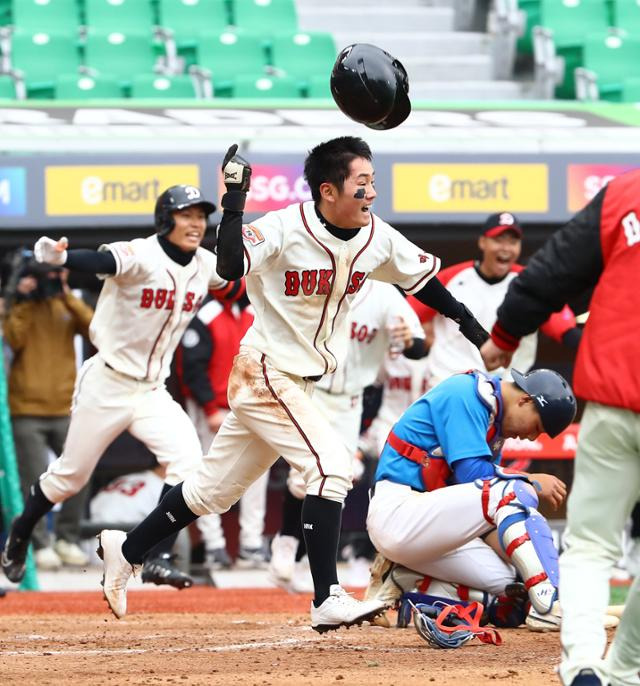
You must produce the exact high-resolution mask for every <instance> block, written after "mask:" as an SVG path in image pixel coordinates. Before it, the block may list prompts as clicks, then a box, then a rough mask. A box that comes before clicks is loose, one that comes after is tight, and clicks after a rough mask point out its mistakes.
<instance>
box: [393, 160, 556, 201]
mask: <svg viewBox="0 0 640 686" xmlns="http://www.w3.org/2000/svg"><path fill="white" fill-rule="evenodd" d="M548 176H549V172H548V167H547V165H546V164H502V163H500V164H412V163H399V164H394V165H393V166H392V184H393V186H392V187H393V192H392V194H393V211H394V212H400V213H402V212H414V213H416V212H425V213H429V212H432V213H449V212H450V213H460V212H482V213H485V212H486V213H490V212H495V211H496V208H497V207H498V208H499V209H500V210H505V211H511V212H546V211H547V210H548V209H549V179H548Z"/></svg>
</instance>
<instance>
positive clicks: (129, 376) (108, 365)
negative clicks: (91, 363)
mask: <svg viewBox="0 0 640 686" xmlns="http://www.w3.org/2000/svg"><path fill="white" fill-rule="evenodd" d="M102 361H103V362H104V360H102ZM104 366H105V367H107V368H108V369H110V370H111V371H112V372H115V373H116V374H120V375H121V376H126V377H127V379H133V380H134V381H146V379H139V378H138V377H137V376H131V375H130V374H125V373H124V372H121V371H118V370H117V369H114V368H113V367H112V366H111V365H110V364H109V363H108V362H104Z"/></svg>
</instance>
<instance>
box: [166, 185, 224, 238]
mask: <svg viewBox="0 0 640 686" xmlns="http://www.w3.org/2000/svg"><path fill="white" fill-rule="evenodd" d="M193 205H201V206H202V209H203V210H204V211H205V214H206V215H207V216H209V215H210V214H211V213H212V212H215V211H216V206H215V205H214V204H213V203H212V202H209V201H208V200H205V199H204V198H203V197H202V191H201V190H200V189H199V188H198V187H197V186H185V185H180V186H171V188H167V190H166V191H164V192H163V193H161V194H160V195H159V196H158V199H157V200H156V209H155V212H154V219H155V226H156V232H157V233H158V235H159V236H166V235H167V234H168V233H171V231H172V230H173V227H174V226H175V225H176V224H175V220H174V219H173V213H174V212H175V211H176V210H183V209H184V208H185V207H191V206H193Z"/></svg>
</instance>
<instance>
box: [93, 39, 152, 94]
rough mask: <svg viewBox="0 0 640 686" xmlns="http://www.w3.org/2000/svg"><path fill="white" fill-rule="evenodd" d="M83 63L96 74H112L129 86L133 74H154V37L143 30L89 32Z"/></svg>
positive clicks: (125, 85)
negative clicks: (141, 31) (140, 31)
mask: <svg viewBox="0 0 640 686" xmlns="http://www.w3.org/2000/svg"><path fill="white" fill-rule="evenodd" d="M84 63H85V65H86V66H87V67H89V68H90V69H91V70H93V71H95V72H97V73H98V74H101V73H103V74H111V75H113V76H116V77H117V78H119V79H121V82H122V85H123V86H124V87H128V85H129V82H130V81H131V78H132V77H133V75H135V74H142V73H153V71H154V66H155V63H156V54H155V49H154V43H153V38H152V36H151V35H150V34H146V33H142V34H140V33H122V32H120V31H113V32H101V31H100V32H99V31H89V32H88V33H87V36H86V39H85V45H84Z"/></svg>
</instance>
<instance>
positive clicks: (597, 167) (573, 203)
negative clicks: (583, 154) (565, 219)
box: [567, 164, 637, 212]
mask: <svg viewBox="0 0 640 686" xmlns="http://www.w3.org/2000/svg"><path fill="white" fill-rule="evenodd" d="M631 169H637V165H630V164H626V165H625V164H569V165H568V166H567V209H568V210H569V212H577V211H578V210H581V209H582V208H583V207H584V206H585V205H586V204H587V203H588V202H589V201H590V200H592V199H593V197H594V196H595V195H597V194H598V192H599V191H600V190H601V189H602V188H604V187H605V186H606V185H607V184H608V183H609V181H611V179H615V177H616V176H620V174H624V173H625V172H628V171H630V170H631Z"/></svg>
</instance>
